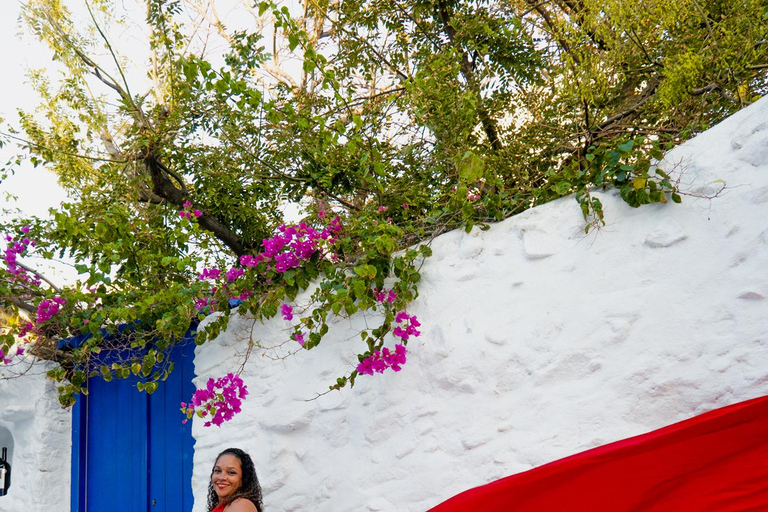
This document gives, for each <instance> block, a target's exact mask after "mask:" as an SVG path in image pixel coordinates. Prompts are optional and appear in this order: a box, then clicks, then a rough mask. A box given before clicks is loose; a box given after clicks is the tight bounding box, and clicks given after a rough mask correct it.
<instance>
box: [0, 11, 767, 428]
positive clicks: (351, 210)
mask: <svg viewBox="0 0 768 512" xmlns="http://www.w3.org/2000/svg"><path fill="white" fill-rule="evenodd" d="M222 1H226V0H222ZM133 3H137V4H140V6H141V8H138V9H134V8H133V7H135V6H133ZM198 3H199V2H181V1H178V0H170V1H159V0H126V2H122V3H120V2H117V3H114V2H110V1H99V2H82V1H80V0H26V1H25V2H24V7H23V11H22V20H23V22H24V23H25V26H26V28H27V30H28V31H29V32H31V34H32V35H33V36H34V37H36V38H37V39H39V40H40V41H42V42H43V43H45V44H46V45H48V46H49V47H50V48H51V50H52V56H53V58H54V59H55V60H56V64H57V66H58V68H57V71H56V73H55V74H51V75H49V74H46V73H45V72H44V71H33V72H32V73H30V84H31V87H32V88H33V89H34V91H35V92H36V93H37V94H38V96H39V99H40V102H39V108H38V109H36V110H35V111H34V112H21V113H20V115H19V117H18V119H17V120H16V121H15V122H14V126H13V127H12V128H3V129H2V130H0V146H3V145H7V144H8V143H9V142H11V141H15V142H18V143H19V147H20V150H21V151H22V153H23V157H24V158H26V159H27V163H28V164H31V165H36V166H44V167H46V168H47V169H49V170H51V171H53V172H54V173H56V175H57V176H58V178H59V182H60V184H61V186H62V187H63V189H64V191H65V193H66V199H65V200H64V201H63V202H62V203H61V205H60V206H59V207H57V208H56V209H54V210H52V211H51V212H50V217H49V218H47V219H37V218H23V216H21V215H19V214H17V213H15V212H13V211H10V210H7V209H6V207H5V206H4V205H5V204H6V203H5V202H3V203H2V204H0V209H2V210H3V211H2V212H0V213H5V215H0V236H2V239H0V240H2V241H3V242H4V247H2V248H0V250H2V251H3V254H2V257H3V261H2V268H1V269H0V320H2V323H0V352H2V354H0V360H2V361H3V363H7V364H13V363H14V361H17V360H18V359H19V358H25V360H27V359H31V358H38V359H44V360H48V361H52V362H53V363H54V364H53V367H52V368H51V369H50V371H49V373H48V374H49V376H50V377H51V378H52V379H54V380H56V381H57V382H58V383H59V393H60V395H59V396H60V400H61V402H62V403H63V404H65V405H70V404H72V403H73V402H74V397H75V395H76V394H77V393H79V392H81V391H83V390H84V385H85V384H86V382H87V380H88V378H90V377H95V376H100V377H101V378H104V379H107V380H109V379H114V378H127V377H130V376H136V377H140V379H139V380H140V382H139V384H137V386H140V388H141V389H143V390H146V391H147V392H153V391H154V390H155V389H157V387H158V383H159V382H160V381H162V380H163V379H164V378H165V377H166V376H167V375H168V372H169V371H170V369H171V365H170V363H169V362H168V359H167V357H166V355H167V353H168V351H169V350H170V348H171V347H172V346H173V345H174V344H175V343H176V342H177V341H179V340H181V339H183V338H184V336H185V334H186V332H187V331H188V330H189V327H190V322H191V321H192V320H198V319H200V318H201V317H204V316H206V315H211V314H213V316H212V317H211V318H212V320H211V321H210V322H208V323H207V327H206V328H205V330H203V331H201V332H199V333H198V335H197V338H196V342H198V343H204V342H206V341H208V340H213V339H215V338H216V337H217V336H218V334H219V333H220V332H222V331H223V330H224V329H225V328H226V326H227V323H228V321H229V319H230V316H231V314H232V310H231V305H232V304H233V299H235V300H236V301H237V302H238V303H239V306H238V307H237V312H238V314H240V315H242V316H244V317H246V318H250V319H252V321H254V322H262V321H265V320H267V319H270V318H274V317H278V315H279V317H282V318H283V319H284V320H285V321H288V322H291V324H290V325H291V327H290V329H289V330H288V331H287V332H286V343H287V345H286V346H291V347H293V349H295V350H312V349H313V348H315V347H317V346H318V345H319V344H320V343H322V340H323V339H324V336H325V335H326V334H327V333H328V330H329V321H330V320H331V319H332V318H334V317H337V316H343V315H353V314H364V315H368V316H369V317H370V319H371V320H372V321H371V322H370V323H369V324H368V325H370V326H371V327H370V328H366V329H365V330H363V331H361V332H360V338H359V340H354V341H353V342H350V343H353V344H354V350H355V351H356V352H357V353H358V361H357V362H356V363H355V364H354V365H350V367H349V368H340V369H339V374H340V376H339V377H338V379H336V380H335V381H334V382H331V383H329V387H331V388H333V389H338V388H341V387H344V386H347V385H350V386H351V385H353V384H354V382H355V379H356V378H357V377H359V376H360V375H364V376H366V377H370V376H371V375H374V376H375V375H377V374H378V373H381V372H385V371H386V370H387V369H391V370H392V371H398V370H399V369H401V368H402V367H403V363H404V362H405V359H406V354H407V352H408V350H411V351H412V350H414V349H415V347H414V346H410V347H408V349H406V345H407V343H408V342H409V341H413V340H414V338H416V337H417V336H419V334H420V331H419V328H420V322H421V321H424V322H425V323H427V322H428V319H417V318H415V317H414V316H413V314H412V311H414V307H413V305H412V303H413V300H414V299H415V298H416V297H417V294H418V289H417V288H418V283H419V280H420V272H419V270H420V265H421V262H422V261H423V259H424V258H426V257H428V256H429V255H430V249H429V242H430V241H431V240H432V239H433V238H434V237H435V236H438V235H440V234H441V233H444V232H445V231H447V230H451V229H456V228H464V229H466V230H471V229H473V228H475V227H476V228H479V229H486V228H487V227H488V224H489V223H491V222H496V221H500V220H503V219H505V218H507V217H509V216H511V215H514V214H516V213H518V212H520V211H523V210H525V209H527V208H530V207H532V206H535V205H538V204H542V203H544V202H547V201H550V200H553V199H556V198H558V197H563V196H566V195H570V194H573V195H574V196H575V198H576V199H577V201H578V206H576V207H579V208H581V210H582V212H583V214H584V217H585V219H586V223H585V224H586V229H589V228H591V227H599V226H600V225H601V223H602V221H603V212H602V205H601V204H600V201H599V199H598V198H596V197H595V196H594V195H593V194H592V193H591V191H593V190H595V189H602V188H607V187H614V188H616V189H618V190H619V191H620V194H621V197H622V198H623V199H624V200H625V201H626V202H627V203H628V204H630V205H632V206H640V205H643V204H648V203H667V202H670V203H673V202H679V201H680V200H681V196H680V194H679V191H678V190H677V182H678V180H679V176H675V175H673V173H667V172H665V171H662V170H660V169H658V168H657V167H656V165H655V164H656V162H657V161H658V160H659V159H660V158H661V157H662V156H663V151H664V150H666V149H668V148H670V147H672V146H674V145H675V144H677V143H679V142H680V141H682V140H684V139H686V138H687V137H689V136H691V135H693V134H695V133H697V132H698V131H701V130H704V129H706V128H707V127H708V126H711V125H712V124H713V123H715V122H717V121H718V120H720V119H722V118H723V117H725V116H726V115H728V114H730V113H732V112H734V111H736V110H738V109H739V108H742V107H743V106H745V105H747V104H749V103H750V102H752V101H754V100H755V98H757V97H759V96H761V95H764V94H765V93H766V92H768V75H766V73H765V70H766V66H767V65H768V64H766V63H768V44H764V42H765V34H766V33H768V12H766V9H765V2H764V0H745V1H742V2H701V1H700V0H658V1H654V2H647V1H644V0H593V1H589V2H550V3H541V2H538V3H537V2H533V1H527V0H525V1H510V2H487V1H479V2H478V1H471V2H470V1H465V0H458V1H452V2H447V1H434V2H422V1H410V0H404V1H401V2H397V3H396V4H395V3H392V2H388V1H384V2H364V1H362V0H350V1H344V2H331V3H328V2H309V1H307V2H304V1H302V0H296V1H292V2H285V3H284V5H283V3H281V4H280V5H277V3H274V2H255V3H252V4H249V5H248V6H244V7H242V9H244V10H245V12H244V11H237V10H234V11H232V12H233V16H239V15H240V14H247V15H246V16H242V18H241V19H255V20H258V22H257V23H256V24H255V25H254V27H255V26H258V27H259V28H258V29H256V28H254V27H246V28H245V29H243V30H234V29H231V28H228V27H233V26H238V27H242V26H243V25H242V23H227V21H228V20H222V19H218V18H217V14H216V13H217V12H219V11H217V10H216V9H200V6H199V5H198ZM118 4H119V5H118ZM72 9H74V10H75V11H76V12H73V11H72ZM78 9H79V10H78ZM121 9H124V10H125V12H123V10H121ZM134 12H140V13H142V16H144V18H143V19H132V18H131V17H130V13H134ZM78 14H83V16H79V15H78ZM79 20H86V21H84V22H83V21H79ZM238 21H240V20H238ZM118 26H119V27H121V28H120V30H121V36H120V37H111V35H110V33H109V31H110V28H111V27H118ZM263 35H268V36H269V37H268V38H267V42H263V41H262V36H263ZM135 38H146V40H147V44H146V45H138V44H137V45H130V46H131V48H129V49H124V48H120V47H119V46H117V45H113V44H112V42H113V41H126V40H135ZM214 48H216V49H221V48H224V50H223V51H219V52H218V53H216V52H214V51H213V50H212V49H214ZM145 50H146V52H145V53H142V52H144V51H145ZM125 52H128V53H129V54H130V55H127V54H126V53H125ZM136 63H139V64H138V67H137V65H136ZM143 65H145V67H144V68H141V66H143ZM24 165H26V164H23V163H22V162H20V161H19V160H12V161H10V162H9V163H8V164H7V165H5V166H2V167H0V182H2V181H3V180H4V179H5V177H6V176H8V175H9V174H11V173H14V172H21V171H22V169H23V168H24ZM0 193H1V191H0ZM286 204H292V205H299V206H300V209H301V212H300V213H299V214H296V215H294V216H293V217H291V218H286V215H285V214H284V210H285V206H286ZM6 210H7V211H6ZM61 259H64V260H66V261H69V262H72V264H73V266H74V269H75V270H76V271H77V273H78V277H77V281H76V282H70V283H69V284H67V285H63V284H62V283H57V282H55V279H52V278H50V276H49V275H48V274H46V273H45V272H41V271H39V270H35V269H40V268H42V267H41V266H40V265H41V264H42V263H43V262H45V261H52V260H61ZM297 297H300V298H301V304H298V303H297ZM279 317H278V318H279ZM126 326H128V327H129V328H128V334H126V330H125V329H126ZM118 335H121V336H122V339H124V340H125V342H124V343H125V344H127V346H123V347H120V346H117V347H116V346H114V343H113V340H114V339H116V337H117V338H119V337H120V336H118ZM71 337H76V339H77V340H79V341H78V343H59V342H60V341H61V340H62V339H66V338H71ZM253 343H254V345H255V348H256V349H264V348H263V347H261V346H260V344H259V342H258V339H256V340H253ZM120 349H122V350H124V352H125V353H124V354H123V357H122V358H119V359H117V360H115V361H113V360H111V359H109V358H108V357H106V356H105V354H104V353H103V352H105V351H107V352H109V351H114V350H120ZM104 361H110V362H109V363H105V362H104ZM241 364H242V361H239V362H234V361H233V362H232V365H233V369H234V368H237V367H239V366H240V365H241ZM206 389H207V388H206ZM222 396H224V395H223V394H222ZM227 396H229V395H227ZM224 398H226V396H224ZM238 400H242V398H241V397H239V395H238ZM209 402H210V399H206V400H202V399H201V401H200V403H199V404H195V403H194V400H193V401H192V403H193V409H194V408H197V409H196V410H198V411H199V410H200V407H203V410H204V411H208V412H207V414H208V415H209V416H208V417H216V413H211V412H210V411H211V410H212V409H208V408H207V407H208V405H210V403H209ZM203 404H208V405H203ZM211 407H212V408H216V410H217V411H218V410H219V409H221V406H217V405H215V402H213V405H211ZM222 410H224V409H222ZM226 410H232V411H234V407H231V408H230V409H226ZM222 414H223V413H222ZM211 415H212V416H211ZM219 419H222V421H223V420H224V419H225V418H224V416H223V415H222V416H219V417H218V418H217V420H216V421H218V420H219ZM210 421H211V424H213V421H212V420H210Z"/></svg>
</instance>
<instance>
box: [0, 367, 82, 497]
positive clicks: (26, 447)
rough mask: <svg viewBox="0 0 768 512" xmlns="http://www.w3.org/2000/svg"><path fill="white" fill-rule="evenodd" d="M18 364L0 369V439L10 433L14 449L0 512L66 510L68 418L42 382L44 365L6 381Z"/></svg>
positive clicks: (53, 387) (51, 389)
mask: <svg viewBox="0 0 768 512" xmlns="http://www.w3.org/2000/svg"><path fill="white" fill-rule="evenodd" d="M22 364H23V363H22ZM22 364H19V365H14V366H13V367H10V368H0V437H3V436H2V434H6V433H8V432H10V434H11V436H12V437H13V444H14V449H13V459H12V467H11V487H10V489H9V492H8V494H7V495H6V496H0V512H51V511H65V510H69V484H70V454H71V451H72V434H71V432H72V421H71V415H70V413H69V411H68V410H64V409H62V408H61V406H60V405H59V402H58V400H57V398H56V397H57V393H56V385H55V384H54V383H53V382H51V381H49V380H48V379H46V377H45V371H46V369H47V368H46V365H44V364H36V365H35V366H34V367H33V368H32V369H31V370H29V371H27V372H26V373H25V374H24V375H23V376H22V377H18V378H7V377H13V376H14V374H15V373H18V371H19V370H22V369H23V368H21V366H22ZM3 440H6V438H4V439H3ZM0 441H2V440H0ZM0 445H4V444H3V443H2V442H0ZM0 447H1V446H0ZM9 455H10V454H9Z"/></svg>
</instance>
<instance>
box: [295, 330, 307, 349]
mask: <svg viewBox="0 0 768 512" xmlns="http://www.w3.org/2000/svg"><path fill="white" fill-rule="evenodd" d="M291 338H293V340H294V341H295V342H296V343H298V344H299V345H301V346H302V347H303V346H304V344H305V343H306V342H307V340H305V339H304V333H303V332H301V331H299V332H295V333H293V334H291Z"/></svg>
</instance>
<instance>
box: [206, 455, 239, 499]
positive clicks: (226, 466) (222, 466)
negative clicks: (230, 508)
mask: <svg viewBox="0 0 768 512" xmlns="http://www.w3.org/2000/svg"><path fill="white" fill-rule="evenodd" d="M211 483H213V490H214V491H215V492H216V495H217V496H218V497H219V500H221V499H224V498H226V497H227V496H230V495H231V494H232V493H234V492H235V491H236V490H238V489H239V488H240V486H241V485H243V467H242V464H240V459H238V458H237V457H235V456H234V455H232V454H230V453H225V454H224V455H222V456H221V457H219V458H218V459H216V464H215V465H214V466H213V474H212V475H211Z"/></svg>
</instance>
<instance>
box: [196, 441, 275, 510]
mask: <svg viewBox="0 0 768 512" xmlns="http://www.w3.org/2000/svg"><path fill="white" fill-rule="evenodd" d="M222 455H234V456H235V457H237V458H238V460H240V467H241V468H242V470H243V481H242V484H241V485H240V487H238V488H237V489H236V490H235V492H234V493H232V495H231V496H227V497H226V498H225V499H224V502H226V503H232V502H233V501H235V500H237V499H240V498H243V499H246V500H249V501H250V502H251V503H253V504H254V505H255V506H256V510H258V511H259V512H264V505H263V504H262V502H261V486H260V485H259V479H258V477H257V476H256V466H254V465H253V460H251V457H250V455H248V454H247V453H245V452H244V451H243V450H241V449H239V448H227V449H226V450H224V451H223V452H221V453H220V454H219V455H218V456H217V457H216V460H217V461H218V460H219V458H221V456H222ZM215 467H216V463H215V462H214V464H213V468H211V478H210V479H209V480H208V512H210V511H211V510H213V509H214V508H216V507H217V506H218V505H219V496H218V495H217V494H216V491H214V490H213V470H214V468H215Z"/></svg>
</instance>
